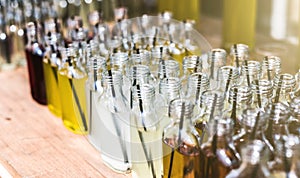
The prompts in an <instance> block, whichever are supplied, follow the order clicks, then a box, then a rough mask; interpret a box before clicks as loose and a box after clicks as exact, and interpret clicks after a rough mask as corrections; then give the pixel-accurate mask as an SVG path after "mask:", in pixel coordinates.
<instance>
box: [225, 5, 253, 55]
mask: <svg viewBox="0 0 300 178" xmlns="http://www.w3.org/2000/svg"><path fill="white" fill-rule="evenodd" d="M223 13H224V14H223V42H222V43H223V47H224V48H225V49H226V50H229V49H230V46H231V45H233V44H235V43H244V44H247V45H248V46H249V48H250V49H252V48H253V46H254V43H255V23H256V22H255V18H256V0H226V1H224V5H223Z"/></svg>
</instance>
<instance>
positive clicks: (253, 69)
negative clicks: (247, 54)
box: [239, 60, 261, 87]
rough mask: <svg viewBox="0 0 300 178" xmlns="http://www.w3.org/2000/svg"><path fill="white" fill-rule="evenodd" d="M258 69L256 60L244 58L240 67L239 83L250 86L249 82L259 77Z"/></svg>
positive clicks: (258, 64)
mask: <svg viewBox="0 0 300 178" xmlns="http://www.w3.org/2000/svg"><path fill="white" fill-rule="evenodd" d="M260 69H261V67H260V63H259V62H258V61H252V60H245V61H244V63H243V64H242V68H241V75H240V79H239V80H240V81H239V85H245V86H248V87H251V83H252V82H253V81H254V80H258V79H259V75H260V73H261V72H260Z"/></svg>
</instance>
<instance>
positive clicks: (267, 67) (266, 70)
mask: <svg viewBox="0 0 300 178" xmlns="http://www.w3.org/2000/svg"><path fill="white" fill-rule="evenodd" d="M280 71H281V59H280V58H279V57H277V56H266V57H264V59H263V61H262V71H261V78H262V79H266V80H269V81H273V79H274V77H275V76H276V75H278V74H279V73H280Z"/></svg>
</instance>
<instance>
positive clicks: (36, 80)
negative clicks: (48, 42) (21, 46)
mask: <svg viewBox="0 0 300 178" xmlns="http://www.w3.org/2000/svg"><path fill="white" fill-rule="evenodd" d="M27 38H28V44H27V45H26V48H25V54H26V61H27V67H28V73H29V81H30V90H31V95H32V98H33V99H34V100H35V101H36V102H38V103H39V104H43V105H45V104H47V99H46V87H45V80H44V71H43V56H44V52H45V49H44V47H43V46H42V45H41V44H40V43H39V41H38V31H37V23H33V22H29V23H28V24H27Z"/></svg>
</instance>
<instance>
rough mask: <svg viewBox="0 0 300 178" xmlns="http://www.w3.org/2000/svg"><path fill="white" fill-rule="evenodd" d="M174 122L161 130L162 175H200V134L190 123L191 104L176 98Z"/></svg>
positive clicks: (173, 114) (172, 111) (172, 112)
mask: <svg viewBox="0 0 300 178" xmlns="http://www.w3.org/2000/svg"><path fill="white" fill-rule="evenodd" d="M172 102H176V105H175V106H176V107H174V108H172V110H171V111H170V112H171V115H172V116H173V117H174V118H175V119H174V122H172V123H170V124H169V125H168V126H167V127H165V129H164V131H163V140H162V141H163V153H164V158H163V165H164V166H163V177H185V178H187V177H195V178H196V177H202V174H203V171H202V170H201V149H200V144H199V141H200V135H199V134H198V133H197V131H196V130H195V128H194V127H193V125H192V122H191V117H192V113H193V105H192V104H191V102H189V101H188V100H182V99H176V100H173V101H172Z"/></svg>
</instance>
